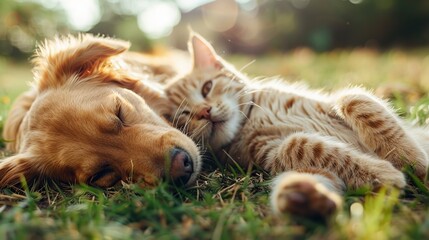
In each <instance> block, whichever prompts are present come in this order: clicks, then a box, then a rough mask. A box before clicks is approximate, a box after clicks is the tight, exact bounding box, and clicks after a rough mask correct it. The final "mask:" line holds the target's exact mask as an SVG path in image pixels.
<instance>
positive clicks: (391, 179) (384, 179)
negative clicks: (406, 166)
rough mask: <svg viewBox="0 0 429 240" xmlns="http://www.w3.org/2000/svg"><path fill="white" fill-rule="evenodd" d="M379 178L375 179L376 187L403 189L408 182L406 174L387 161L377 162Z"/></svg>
mask: <svg viewBox="0 0 429 240" xmlns="http://www.w3.org/2000/svg"><path fill="white" fill-rule="evenodd" d="M376 167H377V172H376V176H377V178H376V179H374V183H373V186H374V188H375V189H377V188H380V187H395V188H399V189H402V188H404V187H405V185H406V184H407V182H406V180H405V176H404V174H403V173H402V172H401V171H399V170H398V169H396V168H395V167H393V165H392V164H391V163H389V162H387V161H380V162H378V163H377V166H376Z"/></svg>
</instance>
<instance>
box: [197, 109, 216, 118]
mask: <svg viewBox="0 0 429 240" xmlns="http://www.w3.org/2000/svg"><path fill="white" fill-rule="evenodd" d="M211 110H212V107H203V108H202V109H201V110H200V112H198V113H197V116H196V117H197V118H198V120H201V119H203V118H204V119H207V120H210V111H211Z"/></svg>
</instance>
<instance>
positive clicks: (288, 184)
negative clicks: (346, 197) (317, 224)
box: [271, 173, 341, 218]
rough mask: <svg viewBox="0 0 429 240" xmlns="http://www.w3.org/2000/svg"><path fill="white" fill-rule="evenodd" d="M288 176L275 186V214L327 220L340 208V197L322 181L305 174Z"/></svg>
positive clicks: (273, 197) (273, 202) (272, 198)
mask: <svg viewBox="0 0 429 240" xmlns="http://www.w3.org/2000/svg"><path fill="white" fill-rule="evenodd" d="M288 175H289V176H288ZM288 175H286V176H283V177H282V179H279V180H278V183H276V184H275V185H274V189H273V193H272V196H271V202H272V203H271V204H272V208H273V210H274V212H276V213H279V214H285V213H286V214H292V215H298V216H303V217H311V218H327V217H330V216H332V215H333V214H334V213H335V212H336V211H337V209H338V208H340V206H341V197H340V195H339V194H338V193H337V192H335V191H333V190H330V189H328V188H327V187H326V186H325V184H324V183H322V182H321V181H320V180H321V179H319V178H316V177H314V176H313V175H311V174H305V173H293V174H292V175H290V174H288ZM322 181H324V180H322Z"/></svg>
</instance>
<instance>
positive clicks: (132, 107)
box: [0, 35, 201, 188]
mask: <svg viewBox="0 0 429 240" xmlns="http://www.w3.org/2000/svg"><path fill="white" fill-rule="evenodd" d="M128 48H129V44H128V43H127V42H124V41H120V40H116V39H110V38H104V37H95V36H92V35H79V36H77V37H73V36H68V37H62V38H61V37H58V38H55V39H54V40H52V41H47V42H45V43H44V44H42V45H41V46H40V47H39V48H38V50H37V52H36V56H35V58H34V60H33V63H34V66H35V67H34V81H33V87H32V89H31V90H29V91H27V92H26V93H24V94H23V95H22V96H20V97H19V98H18V99H17V100H16V102H15V104H14V105H13V107H12V109H11V111H10V114H9V115H8V119H7V122H6V124H5V127H4V132H3V136H4V139H6V140H7V141H8V143H7V149H8V150H10V151H12V152H16V155H14V156H11V157H8V158H6V159H3V160H1V161H0V188H1V187H6V186H9V185H13V184H17V183H19V182H20V178H21V176H24V177H25V178H26V179H27V180H32V179H34V178H37V177H44V178H50V179H54V180H58V181H64V182H71V183H74V182H78V183H87V184H91V185H95V186H100V187H109V186H112V185H114V184H115V183H116V182H118V181H119V180H124V181H133V182H140V183H141V184H142V185H144V186H153V185H155V184H157V183H158V182H159V180H160V179H161V178H164V177H167V178H169V177H171V175H174V174H175V173H174V172H173V170H172V169H171V165H170V161H169V157H168V156H169V154H170V153H171V151H172V149H175V148H178V149H182V150H184V151H185V152H187V153H188V154H189V156H190V158H191V159H192V163H193V166H194V170H193V174H192V175H191V177H190V180H189V181H188V183H189V182H192V181H193V180H194V179H195V177H196V174H197V173H198V171H199V169H200V165H201V164H200V157H199V152H198V148H197V146H196V145H195V143H194V142H192V140H190V139H189V138H188V137H186V136H185V135H184V134H182V133H180V132H179V131H178V130H176V129H174V128H173V127H171V126H170V125H169V124H168V123H167V122H166V121H164V119H163V118H161V117H160V116H161V115H162V114H163V112H164V111H166V110H167V109H168V107H169V105H168V103H167V100H166V98H165V96H164V95H163V92H162V91H159V90H158V88H157V85H156V83H155V82H153V81H152V80H153V79H154V78H155V77H156V76H161V75H162V74H164V75H165V76H164V75H163V77H170V76H169V75H174V69H173V68H169V67H167V66H173V65H172V64H170V63H169V64H167V65H165V66H162V65H160V64H155V65H156V66H155V65H151V64H149V63H150V61H149V62H148V64H147V65H146V66H147V68H142V67H140V68H135V67H134V66H133V64H139V66H144V65H142V63H143V62H144V61H146V60H147V59H146V60H142V59H144V58H141V59H139V56H138V55H135V54H131V53H127V50H128ZM168 68H169V69H168ZM136 69H144V71H143V70H142V71H136ZM157 71H160V72H157ZM157 80H159V79H157ZM173 177H174V176H173Z"/></svg>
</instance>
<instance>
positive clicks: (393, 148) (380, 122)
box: [334, 88, 428, 179]
mask: <svg viewBox="0 0 429 240" xmlns="http://www.w3.org/2000/svg"><path fill="white" fill-rule="evenodd" d="M334 105H335V107H334V109H335V111H336V113H337V115H338V116H339V117H341V118H343V119H344V121H345V122H346V123H347V124H349V125H350V126H351V128H352V129H353V130H354V131H355V132H356V133H357V134H358V136H359V138H360V140H361V142H362V143H363V144H364V145H365V146H366V147H367V148H368V149H370V150H371V151H374V153H376V154H377V155H378V156H379V157H380V158H382V159H386V160H388V161H390V162H391V163H392V164H393V165H394V166H395V167H396V168H397V169H403V168H404V167H405V166H407V165H410V166H412V167H413V168H414V169H415V173H416V175H417V176H418V177H419V178H420V179H425V176H426V171H427V167H428V157H427V155H426V153H425V152H424V150H423V149H422V147H421V146H420V145H419V144H418V143H417V142H416V140H414V138H413V137H412V136H410V135H409V133H408V132H407V131H406V130H405V128H404V127H402V125H403V124H402V123H401V120H400V119H399V118H398V117H397V116H396V114H395V113H394V112H393V110H392V109H391V108H390V107H389V106H388V105H387V103H385V102H383V101H382V100H381V99H378V98H377V97H375V96H373V95H371V94H370V93H367V92H365V91H364V90H362V89H359V88H356V89H348V90H345V91H342V92H340V93H338V94H337V95H336V96H335V103H334Z"/></svg>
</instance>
